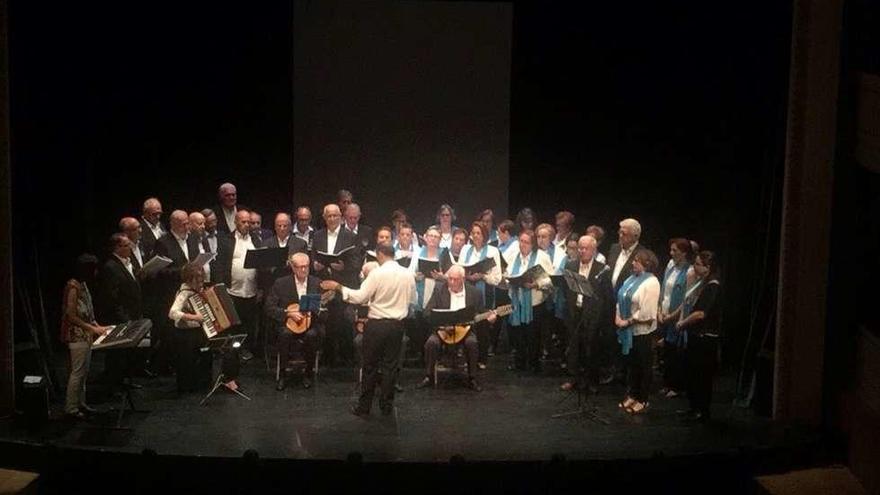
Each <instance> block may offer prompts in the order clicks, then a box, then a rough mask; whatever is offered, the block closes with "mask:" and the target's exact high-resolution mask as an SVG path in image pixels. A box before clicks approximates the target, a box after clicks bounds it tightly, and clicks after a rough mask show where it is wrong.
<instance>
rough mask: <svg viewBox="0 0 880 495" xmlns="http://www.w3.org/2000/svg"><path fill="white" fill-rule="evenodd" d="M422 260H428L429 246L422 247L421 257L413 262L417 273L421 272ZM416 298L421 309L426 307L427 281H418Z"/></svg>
mask: <svg viewBox="0 0 880 495" xmlns="http://www.w3.org/2000/svg"><path fill="white" fill-rule="evenodd" d="M420 258H424V259H428V246H422V249H421V251H419V257H418V258H416V259H413V260H412V262H413V263H415V264H416V271H418V270H419V259H420ZM416 296H417V297H416V304H417V305H418V306H417V307H418V308H419V309H421V308H423V307H424V302H425V279H421V280H416Z"/></svg>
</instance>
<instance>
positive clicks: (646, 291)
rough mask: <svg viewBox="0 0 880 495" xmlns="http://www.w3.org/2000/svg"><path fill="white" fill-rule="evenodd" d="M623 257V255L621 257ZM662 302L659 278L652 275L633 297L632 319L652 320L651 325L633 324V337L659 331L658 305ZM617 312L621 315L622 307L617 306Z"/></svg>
mask: <svg viewBox="0 0 880 495" xmlns="http://www.w3.org/2000/svg"><path fill="white" fill-rule="evenodd" d="M621 256H622V255H621ZM659 301H660V281H659V280H657V277H655V276H653V275H651V277H650V278H648V280H645V281H644V282H642V285H640V286H639V288H638V289H636V291H635V292H634V293H633V295H632V306H631V309H632V316H630V318H633V319H636V320H647V319H650V320H651V322H650V323H633V326H632V330H633V335H646V334H649V333H651V332H653V331H654V330H656V329H657V304H658V302H659ZM617 312H618V314H620V306H619V305H618V306H617Z"/></svg>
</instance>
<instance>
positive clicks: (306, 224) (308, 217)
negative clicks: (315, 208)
mask: <svg viewBox="0 0 880 495" xmlns="http://www.w3.org/2000/svg"><path fill="white" fill-rule="evenodd" d="M314 231H315V229H314V228H312V210H311V209H309V207H308V206H300V207H299V208H297V209H296V226H295V227H294V229H293V235H295V236H296V237H299V238H300V239H302V240H304V241H306V244H307V245H308V246H309V248H310V249H311V247H312V234H313V233H314Z"/></svg>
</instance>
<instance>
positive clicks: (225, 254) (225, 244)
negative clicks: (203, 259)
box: [211, 235, 264, 288]
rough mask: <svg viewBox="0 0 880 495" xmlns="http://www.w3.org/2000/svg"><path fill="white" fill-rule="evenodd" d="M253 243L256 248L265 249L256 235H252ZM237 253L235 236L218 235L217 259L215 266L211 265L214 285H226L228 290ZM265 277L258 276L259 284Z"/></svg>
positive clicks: (215, 259)
mask: <svg viewBox="0 0 880 495" xmlns="http://www.w3.org/2000/svg"><path fill="white" fill-rule="evenodd" d="M251 242H253V243H254V248H256V249H259V248H261V247H263V241H262V239H260V238H259V237H257V236H255V235H251ZM234 253H235V236H234V235H218V236H217V257H216V258H214V264H213V265H211V278H212V280H213V282H214V283H217V284H220V283H222V284H226V286H227V288H228V287H229V286H230V285H231V284H232V255H233V254H234ZM262 276H264V275H261V274H258V275H257V277H258V283H259V280H261V277H262Z"/></svg>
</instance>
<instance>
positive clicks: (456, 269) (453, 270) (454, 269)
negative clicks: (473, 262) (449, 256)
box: [446, 265, 465, 277]
mask: <svg viewBox="0 0 880 495" xmlns="http://www.w3.org/2000/svg"><path fill="white" fill-rule="evenodd" d="M453 274H455V275H461V276H462V277H464V274H465V271H464V267H463V266H461V265H452V266H450V267H449V270H446V276H447V277H448V276H450V275H453Z"/></svg>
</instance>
